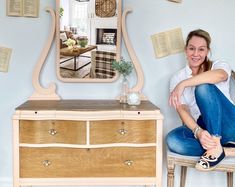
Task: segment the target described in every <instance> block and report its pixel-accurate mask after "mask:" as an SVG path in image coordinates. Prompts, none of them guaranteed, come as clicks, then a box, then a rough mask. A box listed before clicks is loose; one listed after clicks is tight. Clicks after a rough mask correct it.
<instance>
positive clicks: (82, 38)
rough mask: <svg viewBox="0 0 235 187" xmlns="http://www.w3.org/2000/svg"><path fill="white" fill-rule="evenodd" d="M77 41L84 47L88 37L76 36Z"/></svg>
mask: <svg viewBox="0 0 235 187" xmlns="http://www.w3.org/2000/svg"><path fill="white" fill-rule="evenodd" d="M77 42H78V45H79V46H80V47H86V46H87V44H88V38H87V37H80V38H78V41H77Z"/></svg>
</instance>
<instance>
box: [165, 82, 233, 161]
mask: <svg viewBox="0 0 235 187" xmlns="http://www.w3.org/2000/svg"><path fill="white" fill-rule="evenodd" d="M195 98H196V102H197V105H198V108H199V110H200V112H201V116H200V117H199V119H198V120H197V123H198V125H199V126H201V127H202V128H203V129H205V130H207V131H208V132H209V133H210V134H211V135H218V136H221V144H222V145H225V144H226V143H227V142H228V141H235V105H234V104H232V103H231V102H230V101H229V100H228V99H227V98H226V97H225V96H224V94H223V93H222V92H221V91H220V90H219V89H218V88H217V87H216V86H215V85H213V84H201V85H198V86H196V88H195ZM166 143H167V145H168V148H169V149H170V150H171V151H172V152H175V153H178V154H182V155H188V156H201V155H202V154H203V153H204V152H205V150H204V149H203V148H202V146H201V144H200V142H199V141H198V140H197V139H196V138H195V137H194V135H193V132H192V131H191V130H190V129H189V128H188V127H186V126H185V125H183V126H181V127H178V128H176V129H173V130H172V131H171V132H169V133H168V135H167V136H166Z"/></svg>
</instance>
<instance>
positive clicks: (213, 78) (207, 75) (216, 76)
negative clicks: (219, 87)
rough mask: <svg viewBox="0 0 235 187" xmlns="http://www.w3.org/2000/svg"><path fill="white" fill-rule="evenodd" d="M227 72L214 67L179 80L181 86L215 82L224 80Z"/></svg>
mask: <svg viewBox="0 0 235 187" xmlns="http://www.w3.org/2000/svg"><path fill="white" fill-rule="evenodd" d="M227 78H228V74H227V72H226V71H225V70H223V69H215V70H210V71H206V72H202V73H200V74H198V75H195V76H193V77H191V78H189V79H186V80H184V81H182V82H181V84H182V85H183V87H189V86H197V85H200V84H204V83H209V84H216V83H219V82H222V81H226V80H227Z"/></svg>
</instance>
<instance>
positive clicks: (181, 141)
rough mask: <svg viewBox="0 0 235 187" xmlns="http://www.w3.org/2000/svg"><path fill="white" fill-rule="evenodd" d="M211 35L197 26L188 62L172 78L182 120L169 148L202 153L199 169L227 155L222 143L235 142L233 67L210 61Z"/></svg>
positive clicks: (188, 45)
mask: <svg viewBox="0 0 235 187" xmlns="http://www.w3.org/2000/svg"><path fill="white" fill-rule="evenodd" d="M210 43H211V38H210V35H209V34H208V32H206V31H204V30H201V29H198V30H194V31H192V32H190V33H189V35H188V37H187V40H186V46H185V53H186V57H187V60H188V64H187V65H186V67H185V68H183V69H182V70H180V71H178V72H177V73H176V74H175V75H174V76H173V77H172V79H171V82H170V92H171V93H170V97H169V103H170V105H171V106H173V107H174V108H175V109H176V110H177V112H178V114H179V116H180V118H181V120H182V122H183V126H180V127H178V128H176V129H174V130H172V131H171V132H170V133H169V134H168V135H167V137H166V141H167V145H168V147H169V149H170V150H171V151H173V152H175V153H178V154H182V155H188V156H201V157H200V160H199V161H198V163H197V164H196V166H195V167H196V168H197V169H199V170H203V171H205V170H212V169H214V168H215V167H216V166H217V165H218V164H219V162H220V161H221V160H223V158H224V157H225V154H224V150H223V147H222V146H226V145H234V144H233V142H234V141H235V105H234V103H233V101H232V100H231V98H230V94H229V81H230V76H231V68H230V67H229V65H228V64H227V63H225V62H223V61H215V62H211V61H210V60H209V58H208V57H207V55H208V53H209V52H210Z"/></svg>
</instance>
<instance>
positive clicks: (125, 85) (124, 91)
mask: <svg viewBox="0 0 235 187" xmlns="http://www.w3.org/2000/svg"><path fill="white" fill-rule="evenodd" d="M128 92H129V81H128V79H127V77H126V76H123V78H122V81H121V94H120V103H127V95H128Z"/></svg>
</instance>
